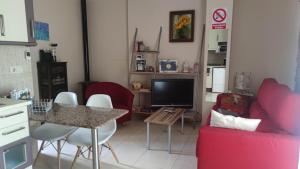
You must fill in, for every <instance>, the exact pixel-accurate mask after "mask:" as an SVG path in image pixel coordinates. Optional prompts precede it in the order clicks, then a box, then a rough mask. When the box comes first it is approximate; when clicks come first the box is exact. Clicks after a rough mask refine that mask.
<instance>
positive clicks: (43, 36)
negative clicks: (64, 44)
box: [34, 22, 49, 41]
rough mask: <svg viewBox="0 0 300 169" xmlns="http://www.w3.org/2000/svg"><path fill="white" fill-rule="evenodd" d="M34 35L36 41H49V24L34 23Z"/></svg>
mask: <svg viewBox="0 0 300 169" xmlns="http://www.w3.org/2000/svg"><path fill="white" fill-rule="evenodd" d="M34 30H35V31H34V33H35V35H34V36H35V39H36V40H43V41H49V24H48V23H44V22H35V23H34Z"/></svg>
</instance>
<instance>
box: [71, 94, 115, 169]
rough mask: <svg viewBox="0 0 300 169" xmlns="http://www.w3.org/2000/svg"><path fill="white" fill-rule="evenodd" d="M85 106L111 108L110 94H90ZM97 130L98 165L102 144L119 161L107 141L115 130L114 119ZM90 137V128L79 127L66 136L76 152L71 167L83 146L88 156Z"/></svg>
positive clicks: (90, 143) (90, 145) (90, 144)
mask: <svg viewBox="0 0 300 169" xmlns="http://www.w3.org/2000/svg"><path fill="white" fill-rule="evenodd" d="M86 106H89V107H102V108H113V106H112V102H111V98H110V96H108V95H103V94H96V95H92V96H91V97H90V98H89V99H88V101H87V104H86ZM97 130H98V149H99V150H100V152H98V154H99V159H98V160H99V165H100V154H101V151H102V145H104V146H105V147H107V148H108V149H109V150H110V151H111V152H112V154H113V157H114V158H115V160H116V161H117V162H118V163H119V160H118V158H117V156H116V153H115V152H114V150H113V149H112V146H111V144H110V143H109V142H108V140H109V139H110V138H111V137H112V136H113V134H114V133H115V132H116V130H117V122H116V120H112V121H109V122H107V123H106V124H104V125H103V126H101V127H99V128H98V129H97ZM91 137H92V136H91V130H90V129H86V128H79V129H77V130H76V131H75V132H74V133H72V134H71V135H70V136H69V137H68V138H67V142H68V143H69V144H72V145H76V146H77V152H76V155H75V158H74V160H73V162H72V165H71V168H73V166H74V164H75V162H76V160H77V158H78V157H79V155H80V154H82V149H83V148H84V147H87V148H88V150H89V156H90V151H91V148H92V140H91ZM100 146H101V147H100ZM88 158H89V157H88ZM99 168H100V166H99Z"/></svg>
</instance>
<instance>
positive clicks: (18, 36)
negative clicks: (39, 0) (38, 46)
mask: <svg viewBox="0 0 300 169" xmlns="http://www.w3.org/2000/svg"><path fill="white" fill-rule="evenodd" d="M32 21H33V2H32V0H0V44H1V45H6V44H7V45H28V46H30V44H28V43H35V40H34V38H33V37H34V32H33V31H32V30H33V24H32V23H33V22H32Z"/></svg>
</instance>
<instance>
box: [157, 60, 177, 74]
mask: <svg viewBox="0 0 300 169" xmlns="http://www.w3.org/2000/svg"><path fill="white" fill-rule="evenodd" d="M159 72H162V73H170V72H177V60H160V61H159Z"/></svg>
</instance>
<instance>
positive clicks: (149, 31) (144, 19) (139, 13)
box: [128, 0, 204, 66]
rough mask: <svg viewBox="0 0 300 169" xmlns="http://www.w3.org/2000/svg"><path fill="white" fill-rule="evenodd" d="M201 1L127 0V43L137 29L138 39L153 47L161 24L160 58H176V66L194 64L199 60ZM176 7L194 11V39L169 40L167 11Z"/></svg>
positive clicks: (174, 9)
mask: <svg viewBox="0 0 300 169" xmlns="http://www.w3.org/2000/svg"><path fill="white" fill-rule="evenodd" d="M203 7H204V5H203V3H202V1H201V0H184V1H182V0H163V1H162V0H128V34H129V42H130V46H132V41H133V37H134V32H135V28H138V29H139V34H138V40H142V41H143V42H144V43H145V44H146V45H147V46H150V47H151V48H152V49H153V48H155V45H156V41H157V38H158V33H159V28H160V26H162V27H163V32H162V39H161V46H160V50H161V51H160V52H161V53H160V58H166V59H176V60H177V61H178V62H179V66H182V63H183V62H187V63H188V64H189V65H190V66H193V64H194V63H195V62H199V55H200V45H201V43H200V41H201V34H202V25H203V22H204V21H203ZM177 10H195V37H194V39H195V40H194V42H192V43H189V42H185V43H170V42H169V13H170V11H177Z"/></svg>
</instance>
